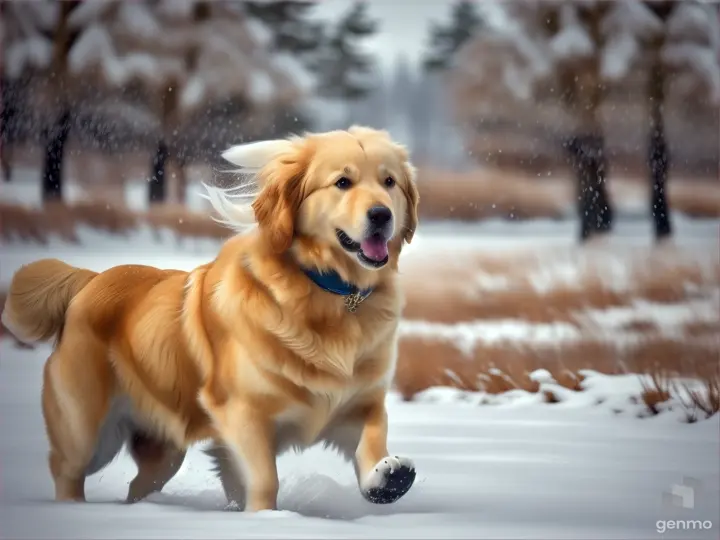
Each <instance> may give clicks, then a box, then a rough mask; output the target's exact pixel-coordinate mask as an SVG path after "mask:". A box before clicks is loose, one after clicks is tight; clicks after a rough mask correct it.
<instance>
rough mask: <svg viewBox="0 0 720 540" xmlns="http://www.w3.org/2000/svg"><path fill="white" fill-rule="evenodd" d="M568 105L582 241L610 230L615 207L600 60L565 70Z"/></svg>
mask: <svg viewBox="0 0 720 540" xmlns="http://www.w3.org/2000/svg"><path fill="white" fill-rule="evenodd" d="M563 85H564V88H565V90H564V92H565V94H566V95H565V100H566V105H567V106H568V107H569V109H570V111H571V113H572V115H573V117H574V119H575V121H576V126H575V133H574V134H573V135H572V136H571V137H569V138H568V140H567V141H566V143H565V150H566V151H567V152H568V154H569V157H570V164H571V167H572V170H573V172H574V174H575V178H576V181H577V197H578V206H577V209H578V218H579V219H580V241H581V242H584V241H586V240H588V239H589V238H590V237H591V236H593V235H594V234H598V233H608V232H610V230H611V229H612V225H613V210H612V206H611V202H610V198H609V196H608V192H607V185H606V182H607V173H608V162H607V158H606V156H605V137H604V134H603V130H602V125H601V124H600V121H599V118H598V112H599V108H600V105H601V103H602V98H603V95H604V89H603V86H602V84H601V82H600V77H599V61H598V59H597V58H593V59H591V60H588V61H587V62H586V63H585V64H584V65H583V66H582V67H576V68H574V69H568V70H567V72H566V73H565V74H564V80H563Z"/></svg>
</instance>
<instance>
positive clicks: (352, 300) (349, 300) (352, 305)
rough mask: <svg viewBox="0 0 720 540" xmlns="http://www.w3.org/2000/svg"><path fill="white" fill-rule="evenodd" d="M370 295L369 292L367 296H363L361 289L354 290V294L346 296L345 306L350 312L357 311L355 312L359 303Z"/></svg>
mask: <svg viewBox="0 0 720 540" xmlns="http://www.w3.org/2000/svg"><path fill="white" fill-rule="evenodd" d="M368 296H370V295H369V294H368V295H367V296H363V294H362V293H361V292H360V291H358V292H354V293H352V294H348V295H347V296H346V297H345V307H346V308H347V310H348V311H349V312H350V313H355V312H356V311H357V308H358V306H359V305H360V304H361V303H362V301H363V300H365V299H366V298H367V297H368Z"/></svg>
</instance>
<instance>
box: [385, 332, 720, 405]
mask: <svg viewBox="0 0 720 540" xmlns="http://www.w3.org/2000/svg"><path fill="white" fill-rule="evenodd" d="M718 358H720V343H717V342H715V343H701V342H693V341H678V340H674V339H670V338H667V337H663V336H658V335H653V334H650V335H647V336H645V337H643V338H639V339H638V340H637V341H636V342H634V343H617V342H613V341H609V340H604V339H601V338H595V337H592V336H588V337H586V338H581V339H579V340H573V341H563V342H559V343H557V344H555V345H553V346H549V345H544V344H532V343H528V342H526V343H522V342H504V343H494V344H485V343H482V342H478V343H476V344H475V346H474V347H473V349H472V351H471V352H470V353H466V352H465V351H461V350H460V348H459V347H458V346H457V345H456V344H454V343H452V342H451V341H448V340H446V339H443V338H441V337H434V336H416V335H405V336H402V337H401V339H400V348H399V356H398V364H397V372H396V378H395V385H396V387H397V389H398V391H399V392H400V394H401V395H402V396H403V397H404V398H405V399H412V397H413V396H414V395H415V394H417V393H418V392H421V391H423V390H426V389H427V388H430V387H433V386H452V387H455V388H459V389H462V390H471V391H484V392H487V393H491V394H492V393H500V392H505V391H507V390H511V389H522V390H526V391H528V392H537V391H538V389H539V386H538V384H537V383H536V382H535V381H533V380H531V379H530V377H529V375H530V374H531V373H532V372H533V371H535V370H538V369H545V370H547V371H549V372H550V374H551V375H552V377H553V378H554V379H555V381H556V382H557V383H558V384H559V385H561V386H563V387H565V388H568V389H570V390H574V391H581V390H582V381H583V377H582V375H581V374H580V372H581V371H582V370H584V369H591V370H593V371H597V372H600V373H605V374H619V373H648V374H653V373H655V374H657V373H662V374H678V375H680V376H686V377H690V376H693V377H694V376H700V377H705V378H708V379H710V377H709V376H705V375H703V369H705V370H707V368H702V369H701V366H712V365H716V364H717V361H718ZM658 381H661V379H658ZM657 390H658V394H657V395H655V396H654V397H656V398H660V397H663V395H662V394H661V393H660V391H663V390H665V391H667V390H668V385H667V384H664V385H660V386H657ZM652 397H653V396H651V395H650V394H648V396H647V399H648V400H651V398H652ZM643 399H644V398H643ZM665 399H667V398H665ZM661 401H662V400H661ZM658 402H659V401H655V403H658Z"/></svg>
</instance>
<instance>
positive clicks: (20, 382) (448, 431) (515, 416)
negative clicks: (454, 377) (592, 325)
mask: <svg viewBox="0 0 720 540" xmlns="http://www.w3.org/2000/svg"><path fill="white" fill-rule="evenodd" d="M48 350H49V349H47V348H42V349H39V350H36V351H19V350H17V349H15V348H14V347H13V346H12V345H11V343H10V342H9V341H8V340H3V341H2V343H0V355H1V356H0V357H1V358H2V367H1V368H0V369H1V372H2V377H0V411H1V412H2V418H3V422H2V431H3V436H2V437H1V438H0V463H1V464H2V468H1V469H0V478H1V481H2V493H1V494H0V537H2V538H28V539H29V538H34V539H38V538H57V539H59V538H555V539H560V538H575V539H580V538H598V539H601V538H602V539H609V538H618V539H630V538H638V539H647V538H653V537H655V536H662V537H668V538H707V539H710V538H717V535H718V527H720V519H719V518H720V516H719V515H718V508H719V505H720V493H719V492H718V485H720V466H719V465H718V459H717V456H718V453H719V452H720V445H719V440H718V429H719V428H720V422H719V421H718V416H717V415H716V416H715V417H714V418H713V419H711V420H709V421H705V422H699V423H696V424H685V423H680V422H677V421H676V419H673V418H672V417H670V416H658V417H656V418H652V419H644V420H641V419H638V418H636V417H635V416H633V415H616V414H613V412H612V410H611V409H610V407H608V406H604V405H593V404H590V403H577V404H575V405H573V404H572V403H570V404H568V405H566V404H559V405H548V404H540V403H537V402H534V403H530V402H527V401H525V402H524V403H520V402H513V401H508V402H507V403H505V404H500V405H486V406H482V405H478V404H477V403H476V402H473V401H469V400H462V399H453V397H454V396H453V395H452V394H453V392H452V391H443V390H440V389H438V390H435V391H428V393H427V394H426V395H423V396H420V399H419V401H418V402H417V403H412V404H407V403H402V402H400V401H399V400H398V399H397V398H396V397H395V396H391V397H390V398H389V400H388V408H389V416H390V441H389V446H390V448H391V451H392V452H393V453H397V454H400V455H404V456H409V457H412V458H413V459H414V460H415V463H416V466H417V469H418V478H417V480H416V484H415V486H413V488H412V490H411V491H410V492H409V493H408V495H407V496H406V497H405V498H403V499H401V500H400V501H399V502H397V503H396V504H394V505H389V506H374V505H371V504H370V503H367V502H365V501H364V500H363V499H362V498H361V496H360V494H359V493H358V491H357V488H356V487H355V485H354V478H353V473H352V470H351V467H350V466H349V465H348V464H346V463H344V462H343V461H342V460H341V459H340V458H338V457H336V456H335V455H334V454H332V453H331V452H329V451H324V450H321V449H319V448H313V449H311V450H310V451H308V452H306V453H304V454H302V455H295V454H288V455H286V456H283V457H282V458H280V461H279V471H280V478H281V488H280V497H279V507H280V511H278V512H263V513H260V514H255V515H251V514H241V513H236V512H229V511H224V498H223V493H222V489H221V488H220V484H219V482H218V481H217V480H216V479H215V478H214V477H213V475H212V474H211V473H210V472H209V468H210V464H209V463H208V461H207V459H206V457H205V456H204V454H202V453H201V452H200V451H199V450H193V451H191V452H190V454H189V457H188V459H187V461H186V463H185V464H184V466H183V469H182V470H181V471H180V473H179V474H178V475H177V476H176V477H175V478H174V479H173V480H172V481H171V482H170V483H169V484H168V485H167V486H166V488H165V490H164V491H163V493H161V494H157V495H153V496H152V497H151V498H150V499H149V500H147V501H146V502H142V503H138V504H136V505H133V506H128V505H124V504H122V503H121V500H122V498H123V497H124V495H125V491H126V489H127V484H128V482H129V481H130V480H131V479H132V477H133V475H134V472H135V467H134V465H133V463H132V461H131V460H130V459H129V458H127V457H126V456H121V457H120V458H118V459H117V460H116V461H115V462H114V463H112V464H111V465H110V466H109V467H108V468H107V469H106V470H104V471H102V472H100V473H98V474H97V475H95V476H93V477H90V478H89V479H88V481H87V496H88V500H89V501H90V502H89V503H87V504H75V503H73V504H59V503H54V502H52V501H51V498H52V493H53V491H52V483H51V481H50V476H49V473H48V471H47V468H46V448H47V446H46V440H45V434H44V431H43V427H42V418H41V414H40V406H39V395H40V384H41V383H40V381H41V369H42V364H43V361H44V359H45V357H46V355H47V353H48ZM607 379H610V380H612V378H606V377H603V378H601V379H600V380H599V381H598V382H601V383H603V384H599V389H598V390H597V391H595V392H594V393H593V394H592V396H593V398H594V399H596V398H597V397H600V396H605V397H608V398H609V399H610V400H611V401H612V400H613V399H614V400H619V399H623V396H622V392H623V386H624V385H625V386H626V385H628V381H627V378H619V379H618V381H617V383H612V382H611V383H608V380H607ZM629 384H630V385H632V384H637V383H633V382H630V383H629ZM613 389H615V391H614V392H615V394H613ZM618 389H620V390H619V394H620V395H618ZM433 394H434V395H433ZM448 398H450V399H448ZM520 401H522V400H520ZM696 482H699V483H700V485H699V486H698V487H697V488H696V489H695V493H694V505H693V508H683V507H681V506H677V505H673V504H669V503H668V497H669V495H667V494H668V493H671V492H672V491H673V489H674V488H673V486H677V485H682V484H683V483H684V484H688V483H690V484H693V483H696ZM677 489H678V488H675V490H676V491H677ZM698 520H699V521H700V523H701V525H700V527H702V529H699V528H697V527H698V525H697V521H698ZM669 522H672V523H673V525H677V523H678V522H681V523H682V524H683V525H681V526H687V527H691V526H692V527H695V528H694V529H692V530H688V529H686V530H669V529H668V528H667V527H668V525H667V524H668V523H669ZM689 523H692V525H687V524H689ZM663 527H664V528H665V529H666V532H665V533H664V534H660V533H659V532H658V531H659V530H662V529H663Z"/></svg>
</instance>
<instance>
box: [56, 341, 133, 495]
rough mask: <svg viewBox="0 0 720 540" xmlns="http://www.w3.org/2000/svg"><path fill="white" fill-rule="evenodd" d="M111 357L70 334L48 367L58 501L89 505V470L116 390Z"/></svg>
mask: <svg viewBox="0 0 720 540" xmlns="http://www.w3.org/2000/svg"><path fill="white" fill-rule="evenodd" d="M75 335H76V336H77V334H75ZM78 337H80V336H78ZM106 357H107V353H106V349H105V347H104V346H103V344H102V343H99V342H98V341H96V340H95V339H94V338H93V337H92V336H87V335H85V336H82V337H81V338H80V339H77V338H75V339H74V338H73V336H72V334H71V333H70V332H67V333H66V335H65V336H63V339H62V341H61V343H60V344H59V345H58V348H57V349H56V351H55V352H53V354H52V355H51V356H50V358H49V359H48V362H47V364H46V365H45V371H44V380H43V390H42V410H43V416H44V419H45V427H46V430H47V434H48V439H49V442H50V455H49V465H50V472H51V474H52V476H53V480H54V482H55V499H56V500H58V501H67V500H75V501H84V500H85V477H86V475H87V474H88V472H87V468H88V465H89V464H90V463H91V461H92V460H93V455H94V453H95V449H96V446H97V442H98V434H99V432H100V428H101V426H102V424H103V422H104V420H105V418H106V416H107V413H108V410H109V409H110V404H111V401H112V397H113V392H114V388H115V386H114V385H115V383H114V376H113V373H112V368H111V367H110V365H109V363H108V362H107V360H106ZM118 450H119V448H118ZM112 457H114V456H111V458H110V459H112ZM108 461H109V460H108Z"/></svg>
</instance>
